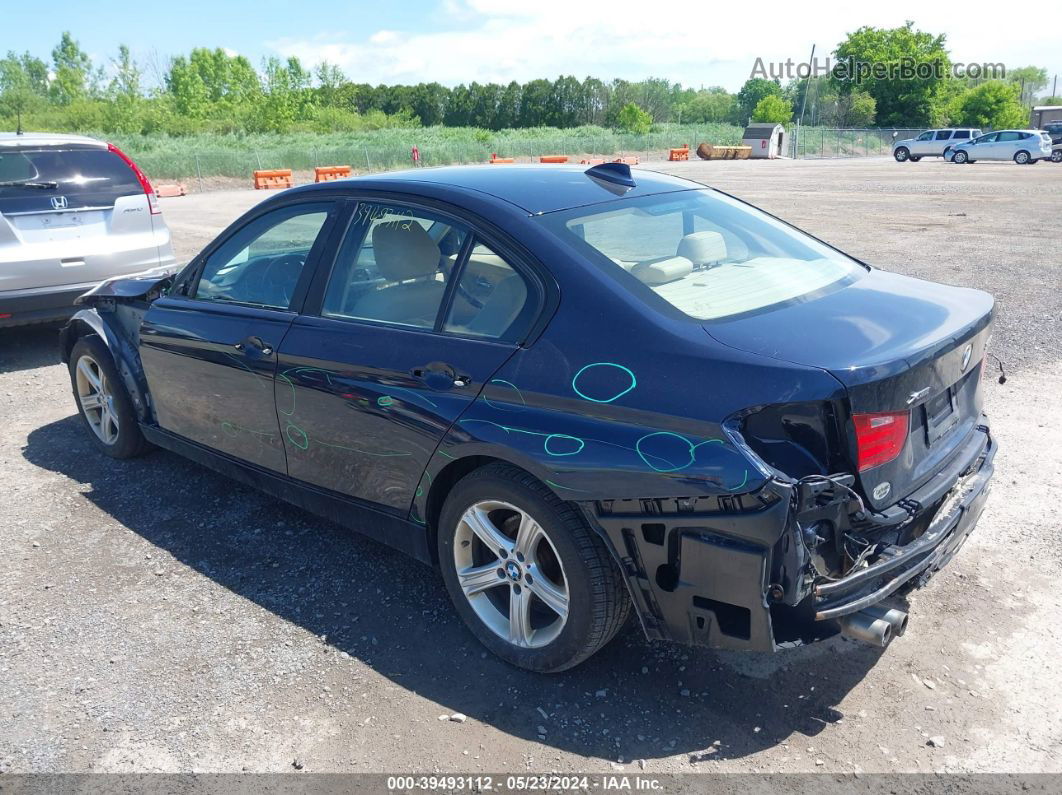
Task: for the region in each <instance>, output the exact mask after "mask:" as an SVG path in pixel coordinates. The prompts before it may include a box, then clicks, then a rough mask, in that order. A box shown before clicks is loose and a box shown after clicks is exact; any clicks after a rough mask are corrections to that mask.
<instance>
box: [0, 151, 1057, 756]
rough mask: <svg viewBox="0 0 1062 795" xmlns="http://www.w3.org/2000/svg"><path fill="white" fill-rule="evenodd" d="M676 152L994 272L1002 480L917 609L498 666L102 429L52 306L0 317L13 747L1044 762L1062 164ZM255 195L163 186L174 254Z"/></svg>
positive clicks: (828, 222)
mask: <svg viewBox="0 0 1062 795" xmlns="http://www.w3.org/2000/svg"><path fill="white" fill-rule="evenodd" d="M668 166H670V168H669V169H668V170H671V171H673V172H674V173H677V174H681V175H685V176H690V177H692V178H694V179H698V180H703V181H705V182H709V183H711V184H714V185H716V186H717V187H720V188H722V189H723V190H726V191H728V192H731V193H733V194H735V195H737V196H739V197H740V198H743V199H747V200H749V201H751V202H753V203H755V204H758V205H760V206H762V207H764V208H766V209H768V210H770V211H772V212H774V213H776V214H778V215H780V216H781V217H783V218H785V219H787V220H789V221H792V222H793V223H795V224H797V225H798V226H802V227H804V228H806V229H807V230H808V231H810V232H811V233H813V234H815V235H817V236H819V237H822V238H824V239H826V240H827V241H829V242H831V243H834V244H836V245H838V246H839V247H840V248H842V249H845V250H847V251H849V252H851V253H852V254H854V255H855V256H858V257H860V258H863V259H865V260H867V261H868V262H871V263H873V264H876V265H880V266H882V267H884V268H887V269H890V270H896V271H900V272H903V273H908V274H912V275H916V276H923V277H927V278H931V279H935V280H938V281H942V282H950V283H954V284H963V285H970V286H977V287H981V288H983V289H987V290H989V291H991V292H993V293H994V294H995V295H996V298H997V300H998V302H999V316H998V323H997V330H996V335H995V341H994V344H993V349H994V351H995V353H997V354H998V355H999V356H1000V357H1001V358H1002V359H1003V360H1004V362H1005V363H1006V367H1007V382H1006V384H1004V385H998V384H997V383H995V382H994V381H992V382H990V383H989V386H988V395H989V397H988V401H989V412H990V416H991V420H992V425H993V430H994V432H995V434H996V436H997V437H998V438H999V440H1000V444H1001V451H1000V454H999V456H998V457H997V459H996V460H997V467H998V469H997V475H996V481H995V488H994V491H993V494H992V498H991V499H990V501H989V506H988V509H987V511H986V512H985V514H984V516H983V518H982V520H981V523H980V526H979V527H978V530H977V531H976V533H975V534H974V535H973V537H972V538H971V540H970V541H969V543H968V544H967V545H966V547H965V548H964V549H963V551H962V553H961V554H960V555H959V557H958V558H957V559H956V560H955V561H954V562H953V563H952V564H951V565H950V566H949V567H948V568H947V569H946V570H945V571H944V572H942V573H941V574H940V575H939V576H938V577H936V578H935V579H934V580H933V581H932V582H931V584H930V585H929V586H928V587H927V588H926V589H924V590H923V591H920V592H917V593H916V594H915V595H914V596H913V599H912V612H911V625H910V629H909V630H908V633H907V634H906V636H905V637H903V638H901V639H899V640H898V641H896V642H895V643H893V644H892V646H891V647H890V648H888V649H887V650H886V651H884V652H883V653H880V652H876V651H874V650H872V649H869V648H867V647H863V646H859V645H856V644H853V643H850V642H847V641H843V640H834V641H830V642H827V643H825V644H820V645H818V646H815V647H811V648H807V649H800V650H796V651H792V652H787V653H782V654H777V655H773V656H751V655H740V654H718V653H711V652H707V651H701V650H692V649H685V648H681V647H674V646H652V645H649V644H648V643H647V642H646V641H645V640H644V638H643V637H642V636H641V633H640V630H638V629H637V628H636V627H633V626H629V627H628V628H627V630H625V631H624V632H623V633H621V635H620V637H618V638H617V640H616V641H614V642H613V643H612V644H611V645H610V646H609V647H607V648H606V649H605V650H604V651H603V652H602V653H600V654H598V655H597V656H596V657H594V658H592V659H591V660H590V661H589V662H588V663H586V664H584V665H583V666H581V667H580V668H578V669H576V670H575V671H572V672H569V673H566V674H562V675H558V676H553V677H542V676H536V675H532V674H528V673H524V672H522V671H518V670H515V669H512V668H510V667H508V666H506V665H505V664H503V663H501V662H498V661H496V660H495V659H494V658H492V657H489V656H487V655H486V654H485V653H483V652H482V650H481V647H480V646H479V645H478V644H477V643H476V642H475V641H474V640H473V638H472V637H471V635H470V634H469V633H468V632H466V631H465V629H464V628H463V627H462V625H461V624H460V623H459V622H458V619H457V618H456V616H455V615H454V613H453V612H452V610H451V608H450V606H449V603H448V601H447V599H446V595H445V592H444V590H443V587H442V583H441V581H440V580H439V578H438V577H437V575H436V574H435V573H434V572H432V571H431V570H429V569H427V568H424V567H422V566H420V565H418V564H416V563H413V562H411V561H409V560H407V559H405V558H403V557H402V556H401V555H399V554H398V553H392V552H391V551H389V550H387V549H385V548H383V547H380V546H378V545H376V544H374V543H372V542H370V541H367V540H364V539H361V538H358V537H355V536H353V535H351V534H349V533H347V532H345V531H342V530H340V529H338V528H336V527H334V526H331V525H328V524H326V523H322V522H320V521H318V520H316V519H314V518H313V517H310V516H307V515H306V514H303V513H301V512H299V511H297V510H295V509H293V508H289V507H287V506H285V505H283V504H280V503H277V502H276V501H274V500H273V499H271V498H269V497H268V496H265V495H262V494H259V493H256V492H252V491H250V490H248V489H245V488H243V487H242V486H238V485H236V484H234V483H232V482H230V481H228V480H226V479H224V478H221V477H218V476H215V475H213V474H211V473H210V472H208V471H206V470H204V469H202V468H200V467H198V466H196V465H194V464H191V463H189V462H186V461H184V460H182V459H180V458H178V457H176V456H174V455H171V454H169V453H162V452H156V453H154V454H152V455H150V456H148V457H146V458H143V459H139V460H135V461H130V462H113V461H111V460H109V459H106V458H104V457H102V456H100V455H98V454H97V453H95V452H94V450H93V448H92V447H91V445H90V444H89V441H88V438H87V436H86V433H85V431H83V430H82V428H81V427H80V426H79V424H78V422H77V420H76V415H75V413H74V405H73V402H72V399H71V397H70V389H69V382H68V379H67V375H66V372H65V369H64V368H63V367H62V366H61V365H60V364H59V363H58V358H57V354H56V351H55V330H54V329H42V328H33V329H25V330H5V331H0V413H2V416H3V417H4V418H5V429H4V433H3V435H2V436H0V494H2V499H0V549H3V550H4V553H5V554H4V555H3V556H2V557H0V772H31V771H72V772H86V771H116V772H134V771H219V772H222V771H223V772H239V771H243V770H248V771H292V770H293V769H302V770H304V771H306V772H317V771H334V772H363V771H364V772H369V771H371V772H396V771H418V772H432V771H446V772H476V771H484V772H500V771H511V772H525V771H532V772H546V771H550V770H556V771H586V772H594V771H599V772H611V771H613V770H615V769H617V768H623V769H625V770H627V771H629V772H640V771H641V770H642V769H643V767H642V764H639V762H638V761H637V760H644V770H645V771H646V772H648V773H652V772H660V773H662V772H670V771H677V772H694V771H757V772H768V771H794V772H795V771H828V772H838V773H844V772H853V771H863V772H871V771H896V770H901V771H918V772H929V771H950V772H980V771H1028V772H1032V771H1038V772H1054V773H1058V772H1062V762H1060V761H1059V755H1058V746H1059V743H1060V741H1062V689H1060V688H1059V687H1058V681H1059V678H1060V677H1062V624H1060V622H1059V616H1060V615H1062V595H1060V591H1059V589H1058V588H1057V587H1056V586H1057V578H1058V573H1059V570H1060V564H1062V553H1060V549H1059V543H1060V538H1059V535H1060V534H1059V530H1060V528H1062V509H1060V505H1062V425H1060V423H1059V419H1060V417H1062V399H1060V397H1059V396H1060V395H1062V332H1060V327H1062V291H1060V285H1062V246H1060V240H1059V229H1060V227H1059V221H1058V218H1059V215H1060V212H1062V167H1060V166H1056V165H1054V164H1050V163H1043V164H1039V165H1036V166H1034V167H1030V166H1026V167H1018V166H1014V165H1011V164H990V163H978V164H977V165H973V166H952V165H949V164H944V163H940V162H930V161H923V162H921V163H918V164H913V163H907V164H902V165H901V164H897V163H894V162H892V161H891V160H884V159H868V160H859V161H801V162H774V163H768V162H727V163H701V162H691V163H680V164H668ZM261 198H263V195H262V194H261V193H255V192H253V191H239V192H236V191H226V192H219V193H212V194H203V195H193V196H187V197H183V198H178V199H164V200H163V209H164V212H165V214H166V217H167V219H168V221H169V223H170V225H171V227H172V229H173V231H174V236H175V244H176V247H177V250H178V255H179V256H180V257H182V258H187V257H188V256H190V255H191V254H193V253H194V252H195V251H196V250H197V249H198V248H199V247H200V246H201V245H202V244H204V243H205V242H207V241H208V240H209V239H210V238H212V237H213V236H214V235H215V234H216V233H217V232H218V231H219V230H220V229H221V228H223V227H224V226H226V225H227V224H228V223H229V222H231V221H232V220H233V219H235V218H236V216H237V215H238V214H239V213H241V212H242V211H243V210H244V209H246V208H247V207H250V206H251V205H253V204H254V203H255V202H256V201H259V200H260V199H261ZM455 713H461V714H462V715H464V716H466V718H465V719H464V720H440V718H441V717H442V716H451V715H454V714H455ZM930 738H935V739H934V741H933V743H930Z"/></svg>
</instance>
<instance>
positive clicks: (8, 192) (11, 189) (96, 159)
mask: <svg viewBox="0 0 1062 795" xmlns="http://www.w3.org/2000/svg"><path fill="white" fill-rule="evenodd" d="M10 183H16V184H14V185H12V184H10ZM19 183H30V184H28V185H22V184H19ZM34 183H35V184H34ZM42 183H43V184H45V185H47V187H43V188H42V187H39V186H40V185H41V184H42ZM49 183H55V187H54V188H52V187H51V186H50V184H49ZM42 190H43V191H44V192H45V193H48V192H49V191H51V192H55V193H61V194H63V195H65V196H77V195H78V194H88V193H93V194H112V195H114V196H124V195H127V194H132V193H142V192H143V189H142V188H141V187H140V184H139V183H138V182H137V179H136V175H135V174H134V173H133V170H132V169H131V168H129V166H127V165H126V164H125V162H124V161H123V160H122V159H121V158H120V157H118V155H116V154H114V153H113V152H110V151H108V150H106V149H52V148H41V149H17V150H14V151H9V150H4V149H2V148H0V196H14V195H26V194H28V193H40V192H41V191H42Z"/></svg>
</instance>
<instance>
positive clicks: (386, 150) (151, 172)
mask: <svg viewBox="0 0 1062 795" xmlns="http://www.w3.org/2000/svg"><path fill="white" fill-rule="evenodd" d="M99 137H102V138H105V139H107V140H111V141H113V142H114V143H115V144H117V145H118V146H120V147H121V148H122V149H123V150H125V151H126V152H128V153H129V154H130V156H132V157H133V158H134V159H135V160H136V161H137V163H138V164H139V165H140V167H141V168H143V169H144V171H145V173H147V174H148V176H150V177H151V178H152V179H169V178H185V179H191V178H195V177H197V176H202V177H249V176H250V173H251V171H252V170H254V169H257V168H291V169H294V170H299V171H304V170H309V169H312V168H313V167H314V166H319V165H321V166H323V165H349V166H352V167H354V168H355V169H357V170H358V171H381V170H385V169H393V168H399V167H402V166H408V165H410V149H411V147H413V146H414V145H416V146H417V148H418V149H419V150H420V157H421V162H422V163H423V164H424V165H428V166H438V165H446V164H450V163H482V162H484V161H486V160H487V159H489V157H490V155H491V153H492V152H496V153H497V154H498V155H499V156H500V157H516V158H518V159H520V160H524V161H526V160H528V159H529V158H537V157H538V156H539V155H543V154H567V155H583V154H597V155H612V154H617V153H620V152H622V153H638V152H643V153H644V152H646V151H656V150H663V149H666V148H667V147H671V146H681V145H682V144H686V143H688V144H690V145H691V146H693V147H696V146H697V144H698V143H700V142H701V141H710V142H711V143H717V144H735V143H739V142H740V139H741V128H740V127H736V126H733V125H728V124H712V125H696V126H695V125H681V126H680V125H677V124H676V125H658V126H656V127H654V129H653V131H652V132H650V133H649V134H647V135H631V134H626V133H621V132H617V131H615V130H609V129H605V128H603V127H576V128H573V129H568V130H559V129H556V128H551V127H536V128H530V129H521V130H502V131H500V132H492V131H490V130H481V129H476V128H469V127H415V128H403V129H386V130H374V131H371V132H363V133H334V134H316V133H291V134H284V135H268V134H263V135H242V136H237V135H229V136H223V135H191V136H184V137H180V138H171V137H168V136H161V135H160V136H144V135H131V136H123V135H101V136H99Z"/></svg>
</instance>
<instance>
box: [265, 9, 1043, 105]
mask: <svg viewBox="0 0 1062 795" xmlns="http://www.w3.org/2000/svg"><path fill="white" fill-rule="evenodd" d="M789 8H790V9H791V10H789V11H780V10H771V9H767V10H763V9H761V8H757V7H755V6H753V5H752V4H748V3H725V4H724V3H714V4H709V5H707V6H704V9H705V10H704V11H703V12H701V11H699V10H698V6H697V5H694V6H689V5H675V4H669V5H663V6H653V5H652V4H645V3H638V4H629V3H622V2H617V0H566V1H565V2H561V1H560V0H538V2H527V0H440V2H439V4H438V11H437V13H435V14H432V13H426V14H424V15H422V17H421V25H418V28H420V27H421V26H423V27H425V28H427V30H422V29H418V30H416V31H413V30H405V31H403V30H394V29H390V28H388V29H382V30H378V31H376V32H373V33H371V34H370V35H367V36H363V37H350V36H347V35H343V36H334V35H322V36H319V37H315V38H313V39H299V40H296V39H281V40H278V41H273V42H269V46H270V47H272V48H273V49H274V50H276V51H277V52H279V53H280V54H281V55H284V56H290V55H296V56H298V57H299V58H301V59H302V60H304V61H306V62H308V63H318V62H320V61H322V60H327V61H330V62H332V63H335V64H338V65H339V66H340V67H341V68H342V69H343V70H344V72H345V73H346V74H347V76H348V77H349V78H350V79H352V80H355V81H358V82H369V83H397V82H402V83H416V82H421V81H432V80H435V81H438V82H440V83H444V84H447V85H455V84H457V83H468V82H471V81H473V80H476V81H479V82H489V81H493V82H501V83H505V82H508V81H510V80H519V81H525V80H529V79H533V78H536V77H547V78H552V77H556V76H557V75H560V74H574V75H576V76H578V77H584V76H586V75H594V76H596V77H601V78H603V79H610V78H613V77H621V78H627V79H640V78H644V77H649V76H653V77H666V78H669V79H671V80H675V81H679V82H681V83H683V84H685V85H692V86H699V85H715V84H721V85H724V86H726V87H727V88H730V89H732V90H734V89H736V88H738V87H739V86H740V85H741V83H742V82H744V80H745V79H747V78H748V76H749V73H750V71H751V69H752V66H753V63H754V62H755V59H756V58H757V57H762V58H763V59H764V60H765V61H784V60H786V59H787V58H793V59H794V60H797V61H803V60H806V59H807V56H808V52H809V51H810V49H811V45H812V43H815V44H817V45H818V53H819V54H822V55H824V54H827V53H829V51H831V50H832V49H833V48H834V46H835V45H836V44H837V42H839V41H840V40H841V39H842V38H843V37H844V35H845V34H846V33H847V32H850V31H852V30H855V29H856V28H858V27H860V26H861V25H874V26H888V27H893V26H896V25H900V24H903V22H904V18H905V17H906V16H917V17H918V19H916V27H919V28H920V29H923V30H928V31H931V32H933V33H947V34H948V44H949V46H950V48H951V50H952V55H953V57H954V59H956V60H962V61H978V62H985V61H988V62H997V61H1002V62H1004V63H1006V64H1007V65H1009V66H1019V65H1025V64H1028V63H1034V64H1037V65H1043V66H1047V67H1048V70H1049V72H1054V71H1056V70H1062V56H1060V54H1059V52H1058V49H1059V48H1058V47H1057V34H1056V33H1055V32H1054V31H1057V29H1058V27H1059V25H1060V24H1062V11H1059V10H1058V8H1057V6H1055V5H1050V6H1045V7H1044V8H1043V9H1042V12H1043V14H1044V15H1045V16H1047V17H1053V20H1049V19H1041V20H1040V21H1039V24H1037V25H1036V26H1035V28H1030V27H1029V26H1025V27H1023V29H1022V30H1021V31H1020V32H1016V33H1015V34H1014V37H1015V38H1018V39H1020V41H1016V42H1012V43H1008V42H1006V41H1003V40H1002V39H1003V37H1002V36H1000V33H999V28H998V23H997V22H996V21H995V20H991V19H988V18H987V17H989V16H990V15H985V18H984V19H982V20H980V21H978V20H977V18H976V17H977V15H973V16H972V17H968V18H964V19H962V21H961V22H959V21H957V20H958V17H957V16H956V15H955V13H954V10H955V9H954V7H949V8H947V9H943V8H942V9H940V10H926V11H924V12H923V11H922V10H921V9H919V11H918V13H917V14H912V12H911V11H910V10H908V11H893V10H891V9H889V8H874V7H868V6H866V5H865V4H864V5H862V6H856V5H853V4H851V3H849V2H840V1H839V0H828V1H827V2H820V3H818V4H816V5H815V6H814V7H813V9H814V13H810V10H811V8H812V7H798V6H790V7H789ZM676 10H678V13H677V14H676V13H675V11H676ZM433 25H434V26H436V28H437V29H434V30H433V29H432V26H433ZM392 27H393V26H392Z"/></svg>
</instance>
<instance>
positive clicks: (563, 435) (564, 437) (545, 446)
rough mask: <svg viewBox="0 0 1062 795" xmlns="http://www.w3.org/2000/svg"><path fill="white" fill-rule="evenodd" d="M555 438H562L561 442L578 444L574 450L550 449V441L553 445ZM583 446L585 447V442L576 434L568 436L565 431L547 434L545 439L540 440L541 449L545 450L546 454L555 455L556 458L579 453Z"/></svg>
mask: <svg viewBox="0 0 1062 795" xmlns="http://www.w3.org/2000/svg"><path fill="white" fill-rule="evenodd" d="M557 440H562V442H575V443H577V444H578V445H579V446H578V447H576V448H575V449H574V450H567V451H565V452H558V451H557V450H551V449H550V442H553V443H554V445H556V441H557ZM584 447H586V442H584V441H583V440H582V439H580V438H579V437H578V436H569V435H568V434H566V433H551V434H549V436H547V437H546V440H545V441H544V442H542V449H543V450H545V451H546V453H547V454H548V455H552V456H557V457H558V458H559V457H561V456H566V455H576V454H578V453H581V452H582V451H583V448H584Z"/></svg>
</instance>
